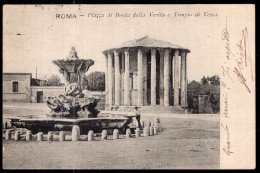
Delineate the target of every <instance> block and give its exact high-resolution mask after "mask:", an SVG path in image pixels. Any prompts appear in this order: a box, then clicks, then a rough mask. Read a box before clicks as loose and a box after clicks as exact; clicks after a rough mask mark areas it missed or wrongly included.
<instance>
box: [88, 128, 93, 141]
mask: <svg viewBox="0 0 260 173" xmlns="http://www.w3.org/2000/svg"><path fill="white" fill-rule="evenodd" d="M93 140H94V132H93V130H90V131H88V141H93Z"/></svg>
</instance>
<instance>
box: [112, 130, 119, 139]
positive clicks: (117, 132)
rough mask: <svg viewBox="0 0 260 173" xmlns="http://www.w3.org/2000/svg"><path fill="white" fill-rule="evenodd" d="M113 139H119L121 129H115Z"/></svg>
mask: <svg viewBox="0 0 260 173" xmlns="http://www.w3.org/2000/svg"><path fill="white" fill-rule="evenodd" d="M113 139H119V131H118V130H117V129H114V131H113Z"/></svg>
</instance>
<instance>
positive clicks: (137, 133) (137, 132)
mask: <svg viewBox="0 0 260 173" xmlns="http://www.w3.org/2000/svg"><path fill="white" fill-rule="evenodd" d="M135 137H136V138H138V137H140V129H139V128H137V129H136V130H135Z"/></svg>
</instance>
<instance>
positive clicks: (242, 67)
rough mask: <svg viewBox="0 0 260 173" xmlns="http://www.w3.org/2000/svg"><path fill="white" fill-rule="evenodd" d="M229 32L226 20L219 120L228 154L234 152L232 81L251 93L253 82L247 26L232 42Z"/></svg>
mask: <svg viewBox="0 0 260 173" xmlns="http://www.w3.org/2000/svg"><path fill="white" fill-rule="evenodd" d="M231 35H232V34H231V33H230V32H229V30H228V25H227V20H226V26H225V28H223V30H222V32H221V39H222V41H223V43H224V48H225V61H224V63H223V65H222V75H223V81H222V89H223V90H222V91H223V92H222V93H223V94H222V96H223V99H224V108H223V115H224V121H223V122H221V128H223V129H224V132H225V134H226V137H225V138H224V139H226V142H225V145H224V147H223V148H222V149H223V151H224V152H225V153H226V154H227V155H228V156H230V155H231V154H232V153H234V152H233V151H232V150H231V144H232V142H231V130H230V125H229V123H230V121H231V119H230V114H229V102H230V98H229V95H228V93H229V90H230V89H232V88H231V86H233V85H231V84H232V83H237V82H238V83H239V84H241V85H240V86H241V88H244V89H245V91H246V92H247V93H249V94H250V93H251V92H252V91H251V88H250V86H252V85H250V84H252V83H250V82H254V74H253V68H252V58H251V52H250V46H249V41H250V40H249V33H248V28H247V27H244V28H243V29H242V30H241V37H240V39H239V40H237V41H236V42H235V43H234V44H232V41H233V40H232V38H231Z"/></svg>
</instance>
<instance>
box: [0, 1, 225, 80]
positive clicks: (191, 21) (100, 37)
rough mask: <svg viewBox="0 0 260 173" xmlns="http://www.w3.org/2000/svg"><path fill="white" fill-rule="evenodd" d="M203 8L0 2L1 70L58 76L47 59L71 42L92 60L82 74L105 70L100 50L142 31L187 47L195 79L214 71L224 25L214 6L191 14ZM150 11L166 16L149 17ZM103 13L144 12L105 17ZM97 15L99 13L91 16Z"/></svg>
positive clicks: (217, 68)
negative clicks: (208, 14) (67, 16)
mask: <svg viewBox="0 0 260 173" xmlns="http://www.w3.org/2000/svg"><path fill="white" fill-rule="evenodd" d="M204 11H205V10H203V8H200V10H197V9H196V8H194V6H193V7H190V6H178V5H177V6H169V5H168V6H167V5H162V6H144V5H138V6H120V5H118V6H113V5H108V6H101V5H94V6H90V5H87V6H81V5H75V6H57V5H52V6H51V5H49V6H34V5H28V6H15V5H13V6H4V16H3V17H4V24H3V28H4V29H3V33H4V36H3V43H4V44H3V72H26V73H32V76H33V77H35V73H36V68H37V73H38V78H42V77H44V76H45V75H46V76H47V77H49V76H50V75H52V74H57V75H59V76H60V77H61V74H59V72H58V67H56V66H55V65H54V64H52V61H53V60H57V59H62V58H65V57H66V56H68V55H69V52H70V50H71V47H72V46H74V47H75V48H76V51H77V53H78V56H79V57H80V58H85V59H89V58H90V59H93V60H94V61H95V65H93V66H92V67H91V68H90V69H89V71H88V72H87V73H90V72H93V71H105V56H104V55H103V54H102V51H104V50H106V49H109V48H112V47H114V46H117V45H119V44H121V43H123V42H126V41H129V40H133V39H136V38H141V37H143V36H145V35H148V36H149V37H152V38H155V39H159V40H164V41H168V42H171V43H173V44H177V45H180V46H182V47H185V48H188V49H189V50H191V52H190V53H189V54H188V55H187V73H188V80H189V81H192V80H197V81H200V79H201V78H202V76H204V75H205V76H213V75H216V74H218V75H219V71H220V66H219V65H217V64H219V58H218V51H219V49H220V48H219V45H220V41H221V39H220V38H221V37H220V34H221V32H220V31H221V27H223V25H224V23H223V20H220V18H221V19H223V17H224V16H221V15H220V14H221V13H220V9H215V11H214V9H212V11H213V12H214V13H218V17H197V18H196V17H194V14H196V13H197V12H200V13H201V14H203V13H204ZM151 12H152V13H153V14H160V13H164V14H171V17H168V18H165V17H158V16H157V17H149V14H150V13H151ZM213 12H212V13H213ZM109 13H112V14H113V15H115V14H116V13H119V14H131V15H132V14H133V13H137V14H140V15H143V14H145V15H146V17H139V18H134V17H111V18H108V17H106V16H107V15H108V14H109ZM57 14H75V15H76V18H74V19H57V18H56V15H57ZM102 14H104V15H105V17H100V18H97V16H102ZM175 14H184V15H185V14H186V17H184V15H182V17H174V15H175ZM188 14H192V15H193V16H192V17H187V15H188ZM80 15H84V16H80ZM202 19H203V20H202ZM222 47H223V46H222Z"/></svg>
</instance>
